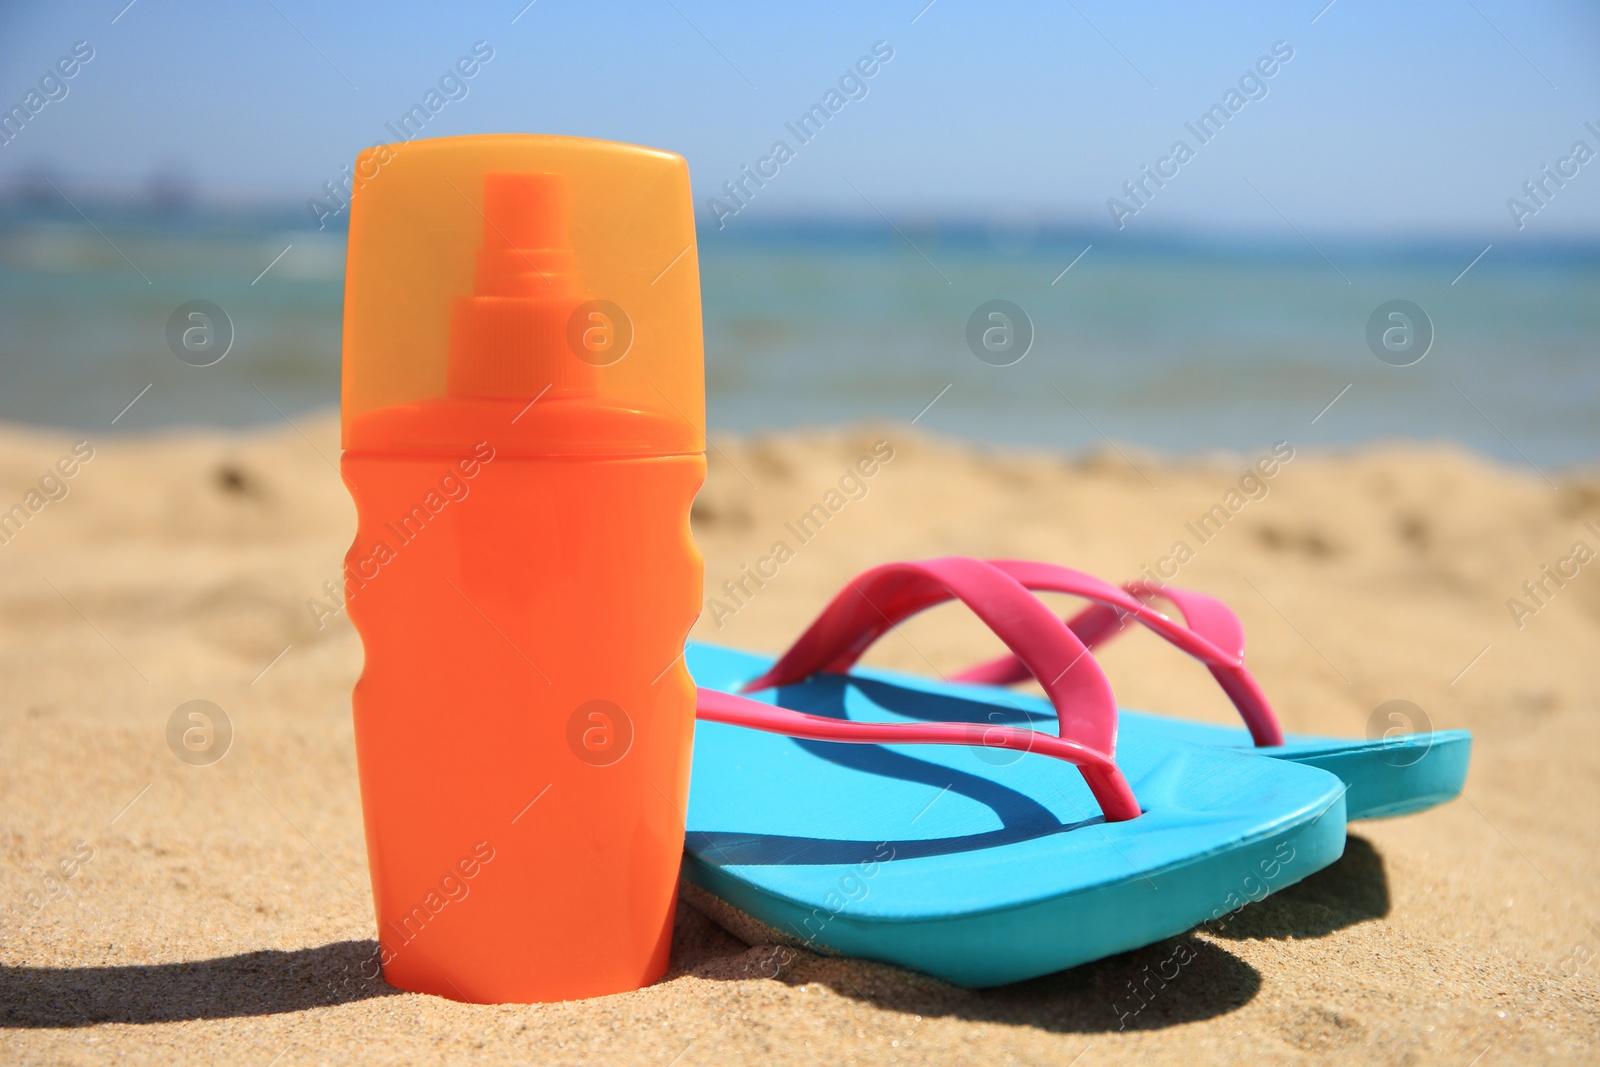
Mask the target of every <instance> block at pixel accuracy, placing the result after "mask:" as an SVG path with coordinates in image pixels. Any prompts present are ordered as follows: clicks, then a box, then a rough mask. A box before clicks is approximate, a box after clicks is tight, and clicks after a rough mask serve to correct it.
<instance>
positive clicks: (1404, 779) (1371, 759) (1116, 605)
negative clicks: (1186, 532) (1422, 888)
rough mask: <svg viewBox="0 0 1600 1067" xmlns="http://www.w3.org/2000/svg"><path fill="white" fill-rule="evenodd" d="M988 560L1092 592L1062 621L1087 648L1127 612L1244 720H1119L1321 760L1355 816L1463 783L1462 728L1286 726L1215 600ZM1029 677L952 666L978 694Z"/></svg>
mask: <svg viewBox="0 0 1600 1067" xmlns="http://www.w3.org/2000/svg"><path fill="white" fill-rule="evenodd" d="M989 562H990V563H992V564H993V565H994V566H996V567H998V568H999V569H1001V570H1003V571H1005V572H1006V573H1007V574H1009V575H1011V576H1012V577H1013V578H1015V579H1016V580H1017V581H1019V582H1021V583H1022V585H1024V586H1025V587H1027V588H1028V589H1033V590H1038V591H1050V592H1058V593H1068V594H1071V595H1073V596H1080V597H1083V598H1085V599H1088V600H1090V601H1093V603H1091V605H1090V606H1089V607H1088V608H1086V609H1084V610H1083V611H1082V612H1080V613H1079V614H1077V615H1075V616H1073V617H1072V618H1070V619H1068V620H1067V626H1068V628H1069V629H1071V630H1072V631H1073V633H1075V634H1077V635H1078V637H1079V638H1080V639H1081V640H1082V641H1083V643H1084V644H1085V646H1087V647H1088V648H1090V649H1094V648H1097V647H1099V646H1100V645H1102V644H1104V643H1105V642H1106V641H1107V640H1109V639H1111V638H1113V637H1115V636H1116V635H1117V634H1119V633H1122V632H1123V631H1124V630H1126V629H1129V627H1128V625H1127V623H1128V621H1129V620H1132V621H1134V622H1138V623H1141V624H1143V625H1144V626H1145V627H1147V628H1149V629H1150V630H1152V631H1154V632H1155V633H1157V634H1159V635H1160V636H1162V637H1164V638H1166V639H1167V640H1168V641H1170V642H1172V643H1173V644H1174V645H1176V646H1177V647H1179V648H1180V649H1182V650H1183V651H1185V652H1187V653H1189V654H1190V655H1192V656H1194V657H1195V658H1197V659H1199V660H1200V661H1201V662H1203V663H1205V664H1206V665H1207V666H1208V667H1209V668H1210V669H1211V673H1212V674H1213V675H1214V676H1215V677H1216V679H1217V681H1218V682H1219V683H1220V684H1221V685H1222V688H1223V690H1224V691H1225V692H1227V694H1228V696H1229V698H1230V699H1231V700H1232V701H1233V703H1234V705H1235V707H1237V708H1238V709H1239V712H1240V715H1241V716H1242V717H1243V719H1244V720H1245V727H1244V728H1242V729H1241V728H1238V727H1227V726H1213V725H1208V724H1205V723H1196V722H1186V721H1184V720H1181V719H1173V718H1169V717H1166V716H1161V715H1149V714H1144V713H1140V712H1131V711H1124V712H1122V717H1123V723H1124V728H1127V727H1129V726H1131V725H1132V724H1133V723H1135V722H1138V723H1139V724H1140V725H1141V726H1143V727H1146V728H1148V729H1151V730H1154V731H1156V732H1159V733H1161V734H1163V735H1165V736H1167V737H1170V738H1172V739H1173V740H1175V741H1187V742H1191V743H1194V744H1202V745H1213V746H1216V747H1218V748H1230V749H1250V750H1251V751H1253V752H1255V754H1256V755H1258V756H1270V757H1272V758H1275V759H1282V760H1290V761H1293V762H1295V763H1303V764H1306V765H1307V766H1311V767H1320V768H1321V769H1322V770H1325V771H1328V772H1330V773H1331V774H1335V775H1337V776H1338V777H1339V778H1340V779H1341V780H1343V781H1344V783H1345V784H1346V785H1348V786H1349V787H1350V791H1349V792H1348V793H1347V794H1346V795H1345V806H1346V809H1347V811H1348V817H1349V818H1350V820H1351V821H1352V822H1353V821H1355V820H1357V819H1379V818H1387V817H1389V816H1394V815H1409V814H1411V813H1413V812H1418V811H1424V810H1426V809H1428V808H1431V807H1435V806H1436V805H1439V804H1442V803H1444V802H1445V801H1447V800H1450V799H1452V798H1454V797H1456V796H1458V795H1459V794H1460V792H1461V788H1462V786H1463V785H1464V784H1465V783H1466V779H1467V767H1468V764H1469V763H1470V762H1471V759H1472V734H1471V733H1469V732H1468V731H1466V730H1441V731H1437V732H1431V733H1401V732H1399V731H1398V730H1386V731H1385V733H1384V736H1382V737H1379V738H1376V739H1372V740H1365V739H1351V738H1338V737H1317V736H1314V735H1310V734H1284V733H1283V732H1282V731H1281V730H1280V729H1279V728H1278V725H1277V720H1276V719H1275V718H1274V717H1273V715H1272V710H1271V708H1270V706H1269V705H1268V704H1267V700H1266V697H1265V696H1263V695H1262V692H1261V687H1260V686H1258V685H1257V684H1256V681H1255V679H1254V678H1252V677H1251V675H1250V672H1249V671H1248V670H1247V669H1246V668H1245V666H1244V628H1243V627H1242V626H1241V625H1240V624H1239V619H1238V617H1237V616H1235V615H1234V613H1233V612H1232V611H1231V610H1229V608H1228V607H1227V605H1225V604H1223V603H1222V602H1221V601H1220V600H1216V599H1215V598H1213V597H1209V596H1206V595H1205V594H1203V593H1195V592H1190V591H1187V590H1182V589H1176V588H1173V587H1172V586H1165V585H1158V584H1156V583H1152V582H1128V583H1126V584H1125V585H1123V586H1121V587H1120V588H1119V587H1117V586H1114V585H1111V584H1109V583H1107V582H1102V581H1100V580H1099V579H1098V578H1094V577H1091V576H1090V575H1087V574H1084V573H1082V572H1080V571H1075V570H1072V569H1070V568H1067V567H1056V566H1052V565H1050V564H1044V563H1030V562H1026V561H1023V560H1003V559H1002V560H990V561H989ZM1157 597H1159V598H1162V599H1165V600H1167V601H1169V602H1170V603H1171V604H1172V605H1173V606H1174V607H1176V608H1177V609H1178V612H1179V614H1180V615H1181V617H1182V619H1183V620H1184V622H1185V623H1187V626H1185V625H1183V623H1179V622H1176V621H1174V620H1173V619H1171V618H1169V617H1168V616H1166V615H1164V614H1162V613H1161V612H1159V611H1156V610H1155V609H1154V608H1152V607H1150V605H1149V601H1150V600H1151V599H1153V598H1157ZM1030 677H1031V675H1030V673H1029V672H1028V670H1027V667H1026V666H1025V665H1023V663H1022V662H1021V661H1020V660H1018V659H1017V657H1016V656H1014V655H1006V656H1001V657H1000V658H998V659H995V660H991V661H989V662H987V663H982V664H979V665H977V666H975V667H972V668H970V669H968V670H965V671H962V672H961V673H959V674H956V675H953V676H952V678H951V680H952V681H953V682H965V683H971V684H972V687H971V688H968V689H965V690H964V691H965V692H967V693H968V694H969V695H971V696H972V697H974V698H975V699H979V700H993V699H996V693H997V690H996V689H994V688H992V687H994V686H1003V685H1010V684H1012V683H1015V682H1020V681H1024V680H1026V679H1028V678H1030ZM1023 703H1024V708H1025V710H1026V711H1027V712H1028V716H1029V718H1028V720H1023V721H1031V719H1035V718H1039V717H1041V716H1044V715H1048V714H1049V713H1050V706H1049V704H1048V702H1047V701H1043V700H1040V699H1038V698H1035V697H1026V698H1023Z"/></svg>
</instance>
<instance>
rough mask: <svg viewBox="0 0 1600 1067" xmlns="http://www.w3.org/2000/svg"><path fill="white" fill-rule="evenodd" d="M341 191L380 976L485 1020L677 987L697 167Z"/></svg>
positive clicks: (695, 472) (441, 161)
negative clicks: (497, 1008)
mask: <svg viewBox="0 0 1600 1067" xmlns="http://www.w3.org/2000/svg"><path fill="white" fill-rule="evenodd" d="M356 170H357V173H361V174H370V175H371V177H369V178H367V179H366V180H365V182H364V183H363V184H362V185H361V186H360V187H359V188H358V189H357V190H356V191H355V194H354V197H353V200H352V204H351V213H350V252H349V260H348V266H347V274H346V286H345V322H344V365H343V389H342V416H343V446H344V456H343V465H342V469H343V474H344V478H345V482H346V484H347V485H348V486H349V488H350V492H351V494H352V496H353V497H354V499H355V502H356V509H357V514H358V528H357V532H356V537H355V542H354V543H353V544H352V546H351V548H350V552H349V554H348V555H347V556H346V557H345V580H346V595H347V605H348V610H349V613H350V618H351V620H352V621H353V622H354V624H355V626H356V629H357V631H358V632H359V633H360V635H361V640H362V645H363V648H364V650H365V657H366V658H365V665H364V668H363V671H362V674H361V677H360V680H359V681H358V682H357V683H356V688H355V694H354V698H353V704H354V714H355V735H356V755H357V760H358V763H359V766H360V773H361V799H362V807H363V812H364V816H365V822H366V836H367V855H368V861H369V864H370V868H371V875H372V886H373V894H374V898H375V903H376V910H377V919H378V941H379V951H378V957H379V962H380V963H381V966H382V971H383V975H384V977H385V979H386V980H387V981H388V982H389V983H390V984H391V985H394V986H397V987H399V988H401V989H407V990H413V991H418V992H426V993H434V994H438V995H440V996H445V997H450V998H453V999H458V1000H466V1001H476V1002H483V1003H494V1002H534V1001H549V1000H565V999H572V998H577V997H586V996H595V995H599V994H603V993H613V992H618V991H622V990H628V989H635V988H638V987H640V986H642V985H645V984H647V983H649V982H651V981H653V980H654V979H656V978H657V977H659V976H660V975H661V974H662V973H663V972H664V971H665V969H666V966H667V952H668V947H669V944H670V939H671V929H672V916H673V907H674V902H675V897H676V889H677V878H678V865H679V857H680V854H681V850H682V847H683V829H684V812H685V810H686V807H687V795H688V783H689V761H690V749H691V744H692V740H693V731H694V688H693V683H692V681H691V680H690V677H689V674H688V670H687V668H686V667H685V665H684V662H683V656H682V652H683V643H684V640H685V638H686V636H687V633H688V630H689V626H690V625H691V624H692V623H693V621H694V618H695V616H696V614H697V612H698V608H699V598H700V581H701V559H700V555H699V553H698V551H697V550H696V548H695V545H694V542H693V540H692V539H691V537H690V532H689V508H690V505H691V503H692V501H693V498H694V494H695V492H696V490H697V489H698V488H699V486H700V483H701V481H702V480H703V478H704V475H705V454H704V447H705V437H704V384H703V354H702V348H701V326H700V289H699V268H698V265H697V260H696V255H695V245H694V221H693V210H692V201H691V199H690V193H689V179H688V168H687V166H686V165H685V163H684V161H683V159H682V158H681V157H679V156H676V155H673V154H671V153H667V152H660V151H655V150H651V149H645V148H639V147H635V146H631V145H622V144H613V143H608V142H600V141H589V140H582V139H576V138H565V137H538V136H520V135H515V136H513V135H506V136H474V137H455V138H442V139H438V140H420V141H413V142H409V143H406V144H403V145H388V146H380V147H378V148H374V149H370V150H368V152H367V153H364V154H363V156H362V157H361V159H360V160H359V161H358V166H357V168H356Z"/></svg>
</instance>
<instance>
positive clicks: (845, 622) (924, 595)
mask: <svg viewBox="0 0 1600 1067" xmlns="http://www.w3.org/2000/svg"><path fill="white" fill-rule="evenodd" d="M949 600H959V601H961V602H962V603H964V604H966V605H967V606H968V607H969V608H971V609H972V611H973V612H974V613H975V614H976V615H977V616H978V617H979V618H980V619H982V620H983V621H984V623H986V624H987V625H988V626H989V628H990V629H991V630H993V631H994V632H995V634H996V635H997V636H998V637H999V638H1000V639H1001V640H1002V641H1003V642H1005V644H1006V647H1007V648H1009V649H1010V650H1011V652H1012V654H1013V655H1015V656H1016V657H1017V660H1018V662H1020V663H1023V664H1025V665H1026V669H1027V670H1028V672H1029V673H1030V674H1032V675H1033V676H1034V677H1036V678H1039V679H1040V684H1041V685H1043V686H1044V690H1045V693H1046V695H1047V696H1048V697H1049V698H1050V702H1051V704H1052V705H1053V706H1054V707H1055V709H1056V716H1057V720H1058V724H1059V725H1058V734H1059V736H1051V735H1050V734H1045V733H1039V732H1036V731H1032V730H1023V729H1016V728H1012V727H1003V726H993V725H989V724H971V725H969V724H965V723H866V722H852V721H848V720H839V719H830V718H826V717H823V716H815V715H805V714H802V713H800V712H795V711H789V710H787V709H783V708H775V707H772V706H770V705H767V704H762V703H759V702H756V701H749V700H743V699H741V698H738V697H732V696H730V695H729V694H723V693H715V692H710V691H705V690H702V692H701V699H700V708H699V717H700V718H702V719H709V720H711V721H714V722H728V723H733V724H734V725H739V726H748V727H751V728H753V729H758V730H767V731H770V732H774V733H783V734H790V735H792V736H796V737H805V738H810V739H812V740H819V741H848V742H861V743H867V744H894V743H906V742H925V743H929V744H960V745H990V746H992V747H1000V748H1013V749H1020V750H1022V751H1033V752H1038V753H1041V754H1044V755H1049V756H1054V757H1056V758H1058V759H1062V760H1066V761H1067V762H1069V763H1072V764H1073V765H1074V766H1076V767H1077V768H1078V769H1079V771H1080V772H1081V773H1082V774H1083V777H1084V781H1085V782H1087V783H1088V785H1089V789H1090V791H1091V792H1093V793H1094V796H1095V800H1096V801H1097V802H1098V803H1099V805H1100V810H1101V812H1102V813H1103V814H1104V815H1105V817H1106V819H1107V821H1110V822H1120V821H1122V820H1124V819H1132V818H1134V817H1136V816H1137V815H1138V814H1139V805H1138V802H1137V801H1136V800H1135V799H1134V796H1133V792H1132V790H1131V789H1129V787H1128V783H1127V781H1126V779H1125V778H1124V777H1123V775H1122V772H1121V771H1119V770H1118V769H1117V766H1116V762H1115V755H1114V754H1115V750H1116V739H1117V709H1116V702H1115V700H1113V698H1112V696H1111V686H1110V683H1108V682H1107V681H1106V677H1105V674H1104V673H1103V672H1102V671H1101V670H1100V666H1099V664H1098V663H1096V662H1095V660H1094V657H1093V656H1091V655H1089V650H1088V649H1087V648H1086V647H1085V646H1084V644H1083V642H1082V641H1081V640H1080V639H1079V638H1078V637H1077V636H1076V635H1074V634H1073V633H1072V631H1071V630H1069V629H1068V628H1067V626H1066V624H1065V623H1063V622H1062V621H1061V620H1060V619H1058V618H1057V617H1056V616H1055V615H1054V613H1052V612H1051V611H1050V609H1049V608H1048V607H1046V606H1045V605H1044V604H1043V603H1042V602H1041V601H1040V600H1039V599H1038V598H1037V597H1035V596H1034V595H1033V594H1031V593H1029V592H1028V591H1027V590H1026V589H1025V588H1023V586H1022V585H1021V584H1020V583H1018V581H1017V580H1016V579H1015V578H1014V577H1012V576H1011V575H1009V574H1007V573H1006V572H1005V571H1004V570H1003V569H1001V568H999V567H997V566H995V565H993V564H990V563H987V562H985V561H983V560H978V559H969V558H966V557H962V556H949V557H945V558H943V559H933V560H923V561H919V562H913V563H891V564H887V565H885V566H882V567H874V568H873V569H872V570H869V571H867V572H865V573H863V574H861V575H859V576H857V577H856V578H854V579H852V580H851V582H850V583H849V584H848V585H847V586H846V587H845V588H844V589H843V590H842V591H841V592H840V593H839V594H838V595H837V596H836V597H834V599H833V601H832V602H831V603H829V604H828V606H827V607H826V608H824V609H823V611H822V613H821V614H820V615H819V616H818V617H817V619H816V621H814V622H813V623H812V624H811V625H810V626H809V627H807V629H806V631H805V633H803V634H802V635H801V636H800V639H799V640H798V641H796V642H795V643H794V646H793V647H792V648H790V649H789V651H788V652H786V653H784V655H783V656H782V657H780V658H779V660H778V661H777V662H776V663H775V664H773V666H772V668H771V669H770V670H768V671H767V672H766V673H765V674H764V675H762V676H761V677H760V678H757V679H755V680H754V681H752V682H750V683H748V684H747V685H746V686H745V687H744V688H745V690H746V691H752V690H757V689H767V688H773V687H777V686H785V685H793V684H795V683H798V682H801V681H803V680H805V679H806V678H809V677H810V676H811V675H813V674H816V673H818V672H819V671H828V672H834V673H840V674H842V673H846V672H848V671H849V669H850V668H851V667H852V666H853V665H854V664H855V662H856V660H858V659H859V658H860V657H861V655H862V653H864V652H865V651H866V650H867V649H868V648H869V647H870V646H871V645H872V643H873V642H874V641H876V640H877V639H878V638H880V637H882V636H883V635H884V634H885V633H887V632H888V631H889V630H890V628H892V627H893V626H894V625H895V624H897V623H898V622H900V621H901V620H903V619H906V618H909V617H910V616H912V615H915V614H916V613H917V612H919V611H923V610H925V609H927V608H930V607H933V606H934V605H936V604H942V603H944V602H946V601H949Z"/></svg>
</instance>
